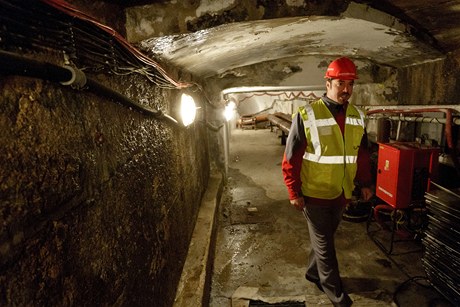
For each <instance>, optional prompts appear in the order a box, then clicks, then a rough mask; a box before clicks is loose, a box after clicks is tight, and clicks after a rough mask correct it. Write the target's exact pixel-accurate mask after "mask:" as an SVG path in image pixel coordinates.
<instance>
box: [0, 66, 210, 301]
mask: <svg viewBox="0 0 460 307" xmlns="http://www.w3.org/2000/svg"><path fill="white" fill-rule="evenodd" d="M94 77H95V78H97V79H98V80H100V81H101V83H104V84H105V85H107V86H109V87H111V88H113V89H115V90H117V91H119V92H121V93H123V94H125V95H127V96H128V97H130V98H132V99H133V100H136V101H139V100H140V102H142V103H143V104H146V105H148V106H149V107H151V108H156V109H161V110H165V111H171V112H172V111H173V109H174V105H175V102H176V101H177V99H178V96H179V94H180V93H179V91H176V90H164V89H159V88H158V87H156V86H152V84H151V83H148V82H146V80H145V79H144V78H143V77H141V76H135V75H134V76H133V75H130V76H108V75H102V74H101V75H98V76H94ZM0 129H1V131H2V133H1V134H0V147H1V148H2V150H1V151H0V169H1V170H2V171H1V172H0V229H1V231H0V305H2V306H69V305H74V306H85V305H86V306H87V305H96V306H108V305H119V306H170V305H171V304H172V300H173V299H174V295H175V289H176V285H177V282H178V280H179V278H180V274H181V269H182V265H183V262H184V260H185V256H186V252H187V247H188V243H189V239H190V236H191V232H192V230H193V227H194V222H195V218H196V214H197V210H198V207H199V205H200V200H201V196H202V194H203V192H204V190H205V188H206V185H207V180H208V176H209V158H208V149H207V131H206V128H204V126H203V125H199V124H195V125H193V126H192V127H191V128H189V129H186V130H185V129H182V130H181V129H178V128H174V127H173V126H172V125H171V124H170V123H168V122H164V121H161V120H157V119H154V118H151V117H148V116H145V115H142V114H140V113H137V112H135V111H132V110H129V109H128V108H126V107H123V106H121V105H119V104H116V103H114V102H112V101H109V100H107V99H105V98H104V97H101V96H99V95H97V94H94V93H90V92H85V91H78V90H73V89H71V88H66V87H63V86H60V85H59V84H54V83H51V82H47V81H42V80H39V79H32V78H25V77H18V76H2V75H0Z"/></svg>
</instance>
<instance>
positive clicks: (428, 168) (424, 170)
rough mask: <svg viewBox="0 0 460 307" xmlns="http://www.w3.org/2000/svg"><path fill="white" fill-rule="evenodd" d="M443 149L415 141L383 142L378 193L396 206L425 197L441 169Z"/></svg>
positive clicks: (379, 162) (379, 156)
mask: <svg viewBox="0 0 460 307" xmlns="http://www.w3.org/2000/svg"><path fill="white" fill-rule="evenodd" d="M438 157H439V149H438V148H433V147H428V146H424V145H421V144H419V143H415V142H395V143H386V144H383V143H379V151H378V164H377V166H378V167H377V185H376V195H377V197H379V198H380V199H382V200H383V201H385V202H386V203H387V204H389V205H390V206H392V207H394V208H396V209H403V208H407V207H409V205H410V204H411V203H412V202H414V201H415V202H417V201H423V199H424V194H425V192H426V191H428V190H429V185H430V180H433V179H436V176H437V173H438Z"/></svg>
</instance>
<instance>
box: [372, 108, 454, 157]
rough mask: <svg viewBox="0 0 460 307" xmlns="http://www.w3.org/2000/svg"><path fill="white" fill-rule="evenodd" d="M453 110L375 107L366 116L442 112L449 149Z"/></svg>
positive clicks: (451, 147)
mask: <svg viewBox="0 0 460 307" xmlns="http://www.w3.org/2000/svg"><path fill="white" fill-rule="evenodd" d="M453 111H455V110H453V109H449V108H422V109H411V110H396V109H393V110H386V109H377V110H370V111H368V112H367V116H369V115H372V114H379V113H380V114H382V113H388V114H413V113H432V112H436V113H439V112H442V113H444V114H445V115H446V118H445V128H444V132H445V134H446V140H447V145H448V147H449V149H453V147H454V144H453V141H452V112H453Z"/></svg>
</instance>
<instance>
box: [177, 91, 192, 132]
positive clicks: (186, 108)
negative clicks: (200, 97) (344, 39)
mask: <svg viewBox="0 0 460 307" xmlns="http://www.w3.org/2000/svg"><path fill="white" fill-rule="evenodd" d="M180 115H181V118H182V123H183V124H184V126H189V125H190V124H192V123H193V121H194V120H195V116H196V104H195V100H194V99H193V97H192V96H190V95H187V94H182V97H181V104H180Z"/></svg>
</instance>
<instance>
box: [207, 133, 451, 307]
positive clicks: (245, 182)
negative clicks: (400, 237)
mask: <svg viewBox="0 0 460 307" xmlns="http://www.w3.org/2000/svg"><path fill="white" fill-rule="evenodd" d="M283 152H284V146H283V145H281V141H280V138H279V137H278V135H277V133H276V132H273V131H270V129H258V130H240V129H237V130H233V131H232V133H231V141H230V157H229V160H230V161H229V170H228V177H227V180H228V182H227V185H226V188H225V190H224V194H223V196H222V201H221V204H220V208H219V212H218V217H217V219H218V226H217V227H218V229H217V236H216V237H217V238H216V254H215V257H214V264H213V276H212V285H211V293H210V306H213V307H227V306H228V307H230V306H231V307H236V306H250V304H252V303H251V302H255V301H263V302H267V303H281V302H288V301H289V302H303V303H304V304H305V305H306V306H332V305H331V303H330V302H329V300H328V298H327V297H326V296H325V295H324V294H323V293H322V292H320V291H319V290H318V289H316V287H315V286H314V285H313V284H311V283H309V282H307V281H306V280H305V278H304V274H305V269H306V263H307V255H308V253H309V251H310V246H309V241H308V229H307V223H306V221H305V218H304V217H303V215H302V214H301V213H300V212H298V211H296V210H295V209H294V208H292V207H291V206H290V204H289V200H288V194H287V190H286V188H285V186H284V183H283V177H282V173H281V160H282V155H283ZM374 226H375V225H372V224H371V229H373V227H374ZM377 226H378V225H377ZM376 229H377V230H378V229H379V227H377V228H376ZM377 236H378V237H380V239H381V242H382V243H383V244H384V246H388V247H389V245H388V244H389V242H390V237H389V233H388V232H385V231H377ZM336 249H337V257H338V260H339V267H340V271H341V276H342V279H343V283H344V287H345V288H346V289H347V291H348V293H349V294H350V297H351V298H352V300H353V301H354V306H417V307H423V306H450V304H449V303H448V302H446V301H445V300H444V299H443V297H442V295H440V294H439V293H437V292H436V291H435V290H434V289H433V288H431V287H430V286H429V284H428V283H427V281H426V280H425V279H424V276H425V273H424V269H423V266H422V262H421V257H422V252H421V244H420V243H418V242H397V243H395V244H394V248H393V251H392V254H391V255H387V253H384V252H383V251H382V250H381V249H380V248H379V247H378V246H377V245H376V244H375V242H374V241H373V240H372V239H371V238H370V237H369V235H368V232H367V230H366V222H361V223H355V222H348V221H342V223H341V224H340V226H339V229H338V231H337V235H336ZM414 250H416V251H415V252H414ZM419 277H420V278H419Z"/></svg>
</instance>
